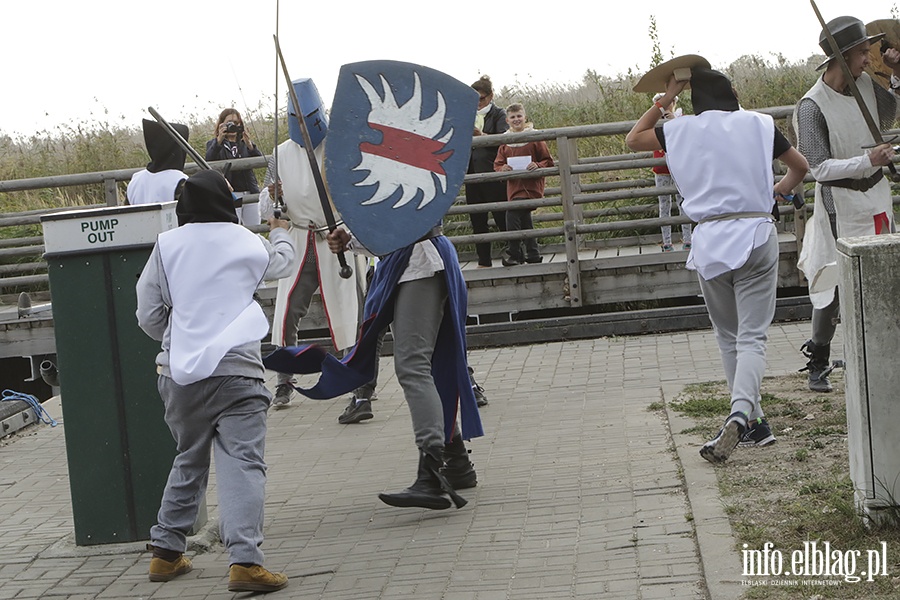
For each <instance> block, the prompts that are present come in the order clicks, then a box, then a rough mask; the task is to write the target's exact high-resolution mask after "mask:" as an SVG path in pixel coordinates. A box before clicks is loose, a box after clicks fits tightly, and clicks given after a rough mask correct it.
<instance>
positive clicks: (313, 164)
mask: <svg viewBox="0 0 900 600" xmlns="http://www.w3.org/2000/svg"><path fill="white" fill-rule="evenodd" d="M274 38H275V51H276V52H277V53H278V61H279V62H280V63H281V70H282V72H283V73H284V78H285V79H286V80H287V85H288V90H289V92H290V94H291V103H293V105H294V110H296V111H297V120H298V121H299V122H300V131H301V132H302V134H303V146H304V149H305V150H306V157H307V159H309V168H310V170H311V171H312V175H313V180H314V181H315V182H316V190H317V191H318V193H319V201H320V202H321V203H322V212H323V213H324V214H325V223H326V224H327V225H328V231H329V232H332V231H334V230H335V229H336V228H337V222H336V221H335V218H334V211H333V210H332V209H331V200H329V199H328V192H327V190H326V189H325V181H324V180H323V179H322V173H321V172H320V171H319V163H318V161H317V160H316V154H315V150H314V149H313V146H312V140H311V139H310V137H309V129H308V128H307V126H306V119H304V118H303V111H302V110H301V108H300V101H299V100H298V99H297V92H295V91H294V86H293V83H292V81H293V80H292V79H291V76H290V75H289V74H288V70H287V64H285V62H284V56H282V54H281V45H280V44H279V43H278V36H277V35H276V36H274ZM276 189H277V183H276ZM337 257H338V262H340V263H341V271H340V275H341V277H343V278H344V279H348V278H349V277H350V276H351V275H353V270H352V269H351V268H350V266H349V265H348V264H347V258H346V257H345V256H344V253H343V252H340V253H338V255H337Z"/></svg>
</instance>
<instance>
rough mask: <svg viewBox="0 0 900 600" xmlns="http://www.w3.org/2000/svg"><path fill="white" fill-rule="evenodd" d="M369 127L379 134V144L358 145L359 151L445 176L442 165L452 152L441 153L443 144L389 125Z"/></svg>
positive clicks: (365, 143) (372, 124) (376, 124)
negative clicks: (380, 136) (380, 137)
mask: <svg viewBox="0 0 900 600" xmlns="http://www.w3.org/2000/svg"><path fill="white" fill-rule="evenodd" d="M369 126H370V127H371V128H372V129H375V130H376V131H379V132H381V135H382V139H381V143H380V144H370V143H369V142H364V143H362V144H360V145H359V149H360V151H362V152H365V153H366V154H374V155H375V156H381V157H382V158H387V159H390V160H395V161H397V162H401V163H403V164H406V165H410V166H412V167H418V168H419V169H426V170H428V171H431V172H432V173H437V174H438V175H445V172H444V166H443V164H442V163H443V162H444V161H445V160H447V159H448V158H450V156H451V155H452V154H453V151H452V150H451V151H448V152H441V150H443V149H444V147H445V146H446V144H444V143H443V142H439V141H437V140H433V139H431V138H427V137H424V136H421V135H419V134H417V133H413V132H411V131H404V130H403V129H397V128H395V127H391V126H389V125H379V124H378V123H369Z"/></svg>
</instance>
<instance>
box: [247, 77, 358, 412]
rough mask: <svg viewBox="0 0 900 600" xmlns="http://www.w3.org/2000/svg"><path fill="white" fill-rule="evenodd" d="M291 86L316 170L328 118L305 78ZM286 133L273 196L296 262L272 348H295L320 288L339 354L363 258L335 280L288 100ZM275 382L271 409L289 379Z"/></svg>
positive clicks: (269, 204)
mask: <svg viewBox="0 0 900 600" xmlns="http://www.w3.org/2000/svg"><path fill="white" fill-rule="evenodd" d="M293 86H294V91H295V93H296V95H297V98H298V100H299V102H300V104H301V107H302V111H303V118H304V119H305V121H306V125H307V129H308V130H309V136H310V139H311V141H312V145H313V148H314V150H315V155H316V159H317V163H318V165H319V168H322V166H323V165H324V162H323V158H324V153H325V144H324V141H325V134H326V133H327V131H328V117H327V116H326V114H325V107H324V105H323V103H322V97H321V96H320V95H319V91H318V89H316V86H315V84H314V83H313V81H312V80H311V79H297V80H295V81H294V82H293ZM288 130H289V133H290V139H288V140H285V141H284V142H282V143H281V144H279V145H278V165H277V166H278V169H277V171H278V179H279V181H278V184H279V190H280V192H279V195H280V196H281V198H282V199H283V201H284V208H285V214H284V215H283V216H282V218H284V219H287V220H289V221H290V222H291V229H290V234H291V237H292V238H293V239H294V244H295V245H296V246H297V260H296V261H295V263H294V268H293V270H292V272H291V273H290V275H288V277H286V278H284V279H282V280H281V281H279V282H278V292H277V295H276V297H275V314H274V317H273V319H272V344H274V345H275V346H280V347H284V346H295V345H297V342H298V338H297V335H298V332H299V330H300V320H301V319H302V318H303V317H305V316H306V314H307V313H308V312H309V306H310V302H311V301H312V297H313V294H315V292H316V290H319V289H321V294H322V303H323V304H324V306H325V316H326V318H327V319H328V329H329V331H330V333H331V341H332V343H333V345H334V349H335V350H336V351H344V350H346V349H347V348H350V347H351V346H352V345H353V344H354V343H355V342H356V334H357V328H358V324H359V313H360V307H361V306H360V296H361V293H362V292H361V290H362V289H363V288H362V285H364V282H363V281H362V280H359V281H358V280H357V277H360V278H362V277H364V276H365V272H366V265H365V259H362V258H360V259H358V260H357V261H356V264H355V265H353V266H354V267H355V268H354V275H355V276H354V277H350V278H348V279H342V278H341V277H340V275H339V272H340V262H338V258H337V256H335V255H334V254H332V253H331V251H329V249H328V244H327V242H326V241H325V235H326V234H327V233H328V227H327V223H326V221H325V213H324V211H323V210H322V203H321V202H320V200H319V196H318V191H317V189H316V184H315V180H314V179H313V174H312V171H311V170H310V167H309V157H308V155H307V152H306V149H305V148H304V146H303V135H302V132H301V128H300V121H298V120H297V115H296V111H294V109H293V105H292V103H291V102H290V100H288ZM275 166H276V165H275V161H274V159H270V160H269V167H268V169H267V171H266V178H265V181H264V187H263V189H262V191H260V194H259V206H260V213H261V214H262V217H263V218H264V219H266V218H268V217H270V216H272V215H273V213H274V208H275V206H274V202H273V198H274V194H275ZM276 381H277V384H276V388H275V402H274V407H275V408H284V407H287V406H290V404H291V397H292V396H293V388H292V387H291V383H292V382H294V379H293V376H292V375H290V374H288V373H279V374H278V376H277V380H276Z"/></svg>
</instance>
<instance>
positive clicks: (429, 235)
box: [416, 225, 444, 244]
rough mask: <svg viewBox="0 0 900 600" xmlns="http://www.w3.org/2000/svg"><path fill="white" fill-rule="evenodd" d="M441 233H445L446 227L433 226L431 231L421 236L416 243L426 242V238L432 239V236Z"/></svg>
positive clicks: (434, 236)
mask: <svg viewBox="0 0 900 600" xmlns="http://www.w3.org/2000/svg"><path fill="white" fill-rule="evenodd" d="M439 235H444V228H443V226H441V225H435V226H434V227H432V228H431V231H429V232H428V233H426V234H425V235H423V236H422V237H420V238H419V239H418V240H416V243H417V244H418V243H419V242H424V241H425V240H430V239H431V238H436V237H437V236H439Z"/></svg>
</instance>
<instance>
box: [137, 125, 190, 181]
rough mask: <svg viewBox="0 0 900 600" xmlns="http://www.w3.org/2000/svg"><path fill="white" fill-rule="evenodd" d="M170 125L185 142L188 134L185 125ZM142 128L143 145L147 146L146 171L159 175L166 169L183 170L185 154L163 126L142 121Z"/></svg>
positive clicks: (188, 131)
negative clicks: (148, 160)
mask: <svg viewBox="0 0 900 600" xmlns="http://www.w3.org/2000/svg"><path fill="white" fill-rule="evenodd" d="M171 125H172V127H173V128H174V129H175V131H177V132H178V133H180V134H181V137H183V138H184V139H185V141H187V139H188V134H190V130H188V128H187V125H182V124H181V123H172V124H171ZM143 127H144V144H145V145H146V146H147V154H149V155H150V162H148V163H147V170H148V171H150V172H151V173H159V172H160V171H165V170H166V169H175V170H176V171H182V170H184V161H185V159H186V158H187V152H185V151H184V150H183V149H182V148H181V146H179V145H178V142H176V141H175V140H173V139H172V136H170V135H169V134H168V133H166V130H165V129H163V126H162V125H160V124H159V123H157V122H156V121H150V120H149V119H143Z"/></svg>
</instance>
